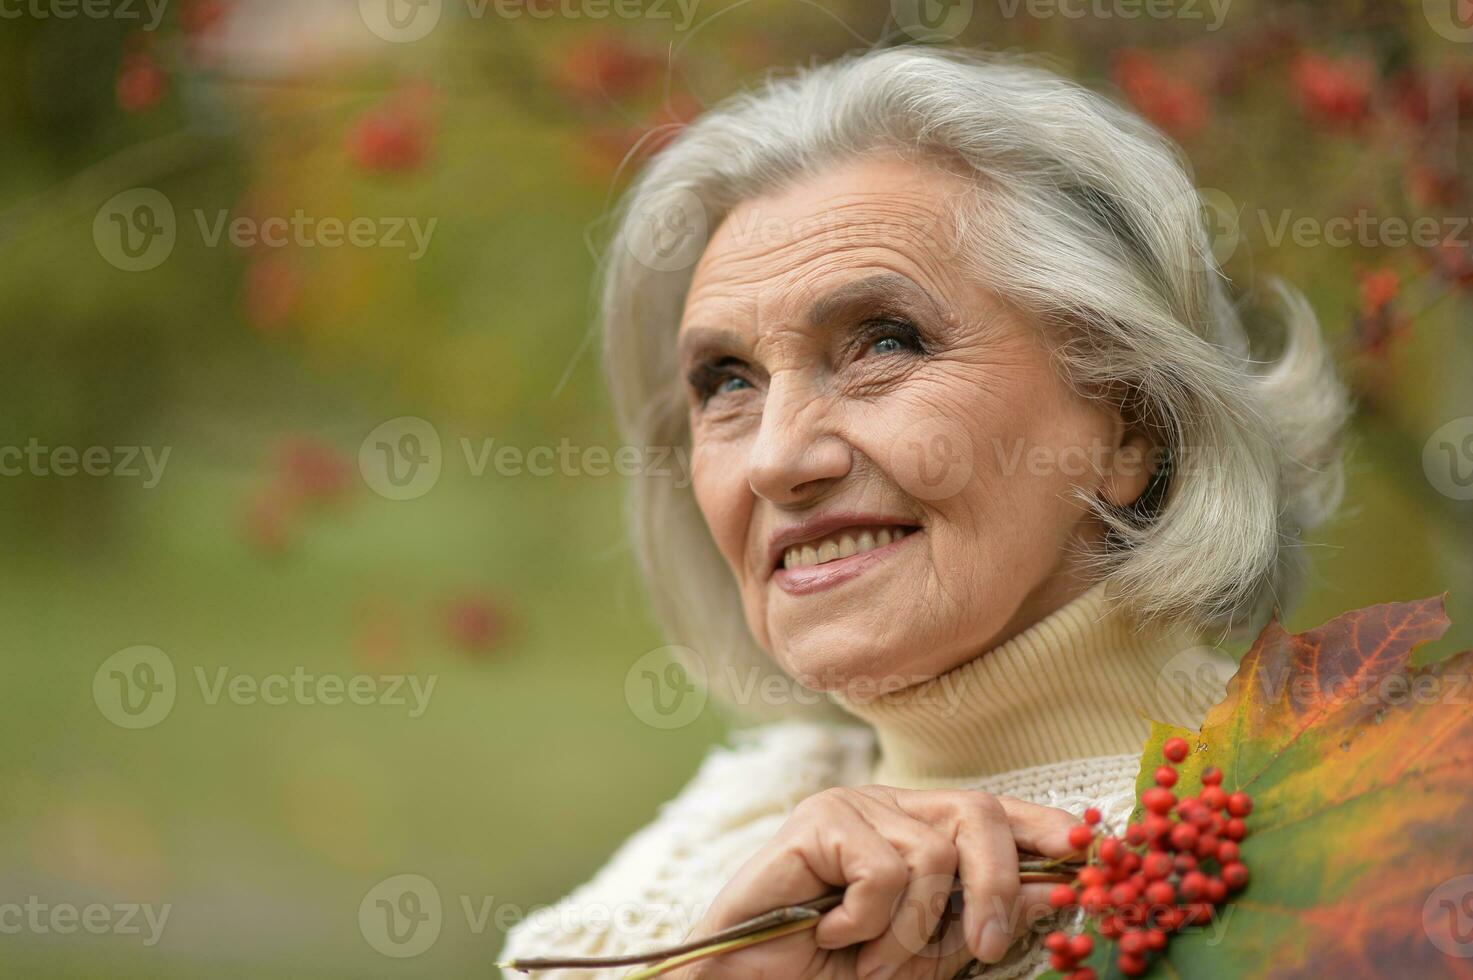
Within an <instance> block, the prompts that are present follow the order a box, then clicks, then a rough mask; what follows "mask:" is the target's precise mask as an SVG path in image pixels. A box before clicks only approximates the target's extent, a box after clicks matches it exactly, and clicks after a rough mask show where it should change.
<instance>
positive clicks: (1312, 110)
mask: <svg viewBox="0 0 1473 980" xmlns="http://www.w3.org/2000/svg"><path fill="white" fill-rule="evenodd" d="M1293 77H1294V89H1295V92H1296V93H1297V95H1298V97H1299V105H1300V108H1301V109H1302V110H1303V111H1304V113H1305V114H1306V115H1307V116H1309V117H1310V119H1312V120H1314V121H1316V122H1320V123H1325V124H1330V125H1354V124H1355V123H1358V122H1360V121H1361V120H1363V119H1365V118H1366V116H1367V115H1368V114H1369V113H1370V108H1371V86H1372V82H1373V80H1374V79H1375V77H1376V71H1375V67H1374V66H1373V65H1372V64H1371V63H1370V62H1369V61H1367V60H1366V59H1364V58H1358V57H1345V58H1336V59H1331V58H1328V57H1326V56H1324V55H1322V54H1319V53H1317V52H1314V51H1305V52H1303V53H1302V54H1300V55H1299V57H1298V58H1296V59H1295V60H1294V69H1293Z"/></svg>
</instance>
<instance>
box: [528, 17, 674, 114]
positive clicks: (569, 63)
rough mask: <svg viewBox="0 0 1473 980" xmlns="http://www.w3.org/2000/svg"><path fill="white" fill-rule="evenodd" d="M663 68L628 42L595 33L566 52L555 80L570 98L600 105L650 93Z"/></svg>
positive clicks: (558, 66) (658, 61)
mask: <svg viewBox="0 0 1473 980" xmlns="http://www.w3.org/2000/svg"><path fill="white" fill-rule="evenodd" d="M661 65H662V62H661V61H660V59H659V58H657V57H656V56H654V55H653V54H650V53H648V52H644V51H640V50H639V49H638V48H636V47H635V46H634V45H632V44H631V43H630V42H628V41H627V40H623V39H621V38H617V37H614V36H612V35H606V34H594V35H590V36H588V37H586V38H583V39H581V40H579V41H576V42H574V43H573V45H572V46H571V47H569V48H567V49H566V51H565V53H564V54H563V55H562V57H561V59H560V60H559V61H558V62H557V64H556V66H555V69H554V73H553V76H554V77H553V80H554V83H555V84H556V85H557V87H558V89H559V90H561V91H562V93H563V94H564V95H565V96H567V97H568V98H569V99H572V100H573V101H575V102H583V103H594V104H597V103H601V102H606V101H611V100H618V99H621V98H627V97H628V96H630V95H634V94H637V93H640V92H644V91H647V90H648V89H649V88H650V86H651V85H652V83H654V82H655V81H656V80H658V79H659V77H660V67H661Z"/></svg>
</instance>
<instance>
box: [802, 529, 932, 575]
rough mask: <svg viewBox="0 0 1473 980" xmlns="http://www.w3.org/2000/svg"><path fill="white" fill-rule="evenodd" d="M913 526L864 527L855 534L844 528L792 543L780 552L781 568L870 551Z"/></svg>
mask: <svg viewBox="0 0 1473 980" xmlns="http://www.w3.org/2000/svg"><path fill="white" fill-rule="evenodd" d="M913 530H915V529H914V528H904V527H888V528H885V527H882V528H875V529H870V528H865V529H864V530H862V531H860V532H859V533H858V534H857V535H856V534H855V533H854V532H853V531H845V532H843V533H840V534H834V535H830V536H829V537H827V538H822V539H820V540H819V541H816V542H812V543H809V544H803V545H794V546H793V547H791V548H789V549H787V551H785V552H783V568H807V567H809V566H811V565H822V564H823V563H825V562H830V561H834V560H836V559H839V558H849V557H851V556H853V555H858V554H862V553H863V552H866V551H873V550H875V549H876V548H883V547H884V546H885V545H887V544H890V543H891V542H894V541H899V540H900V539H901V538H903V537H905V536H906V535H907V534H908V533H910V532H911V531H913Z"/></svg>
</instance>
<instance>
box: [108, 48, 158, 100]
mask: <svg viewBox="0 0 1473 980" xmlns="http://www.w3.org/2000/svg"><path fill="white" fill-rule="evenodd" d="M168 86H169V77H168V75H166V74H164V70H163V69H162V68H160V67H159V65H158V63H157V62H156V61H154V60H153V56H152V55H149V54H146V53H141V52H140V53H134V54H130V55H127V56H125V57H124V58H123V63H122V66H121V67H120V68H119V69H118V78H117V82H116V84H115V86H114V91H115V92H116V94H117V98H118V107H119V108H121V109H123V110H124V111H125V112H143V111H144V110H146V109H152V108H153V107H154V106H156V105H158V103H159V100H160V99H162V98H163V97H164V91H165V90H166V89H167V88H168Z"/></svg>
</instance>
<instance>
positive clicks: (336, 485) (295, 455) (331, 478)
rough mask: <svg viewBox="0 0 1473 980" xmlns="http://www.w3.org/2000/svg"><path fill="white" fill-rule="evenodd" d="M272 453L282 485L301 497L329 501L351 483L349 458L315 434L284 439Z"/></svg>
mask: <svg viewBox="0 0 1473 980" xmlns="http://www.w3.org/2000/svg"><path fill="white" fill-rule="evenodd" d="M276 456H277V465H278V467H279V468H280V473H281V479H282V484H283V486H284V487H285V488H286V489H287V491H289V492H290V493H292V494H293V495H295V496H296V497H297V498H299V499H301V500H305V501H308V502H311V503H330V502H332V501H335V500H338V499H340V498H341V497H342V496H343V495H344V494H345V493H346V492H347V491H348V489H349V488H350V487H351V486H352V483H353V480H352V476H353V463H352V461H351V460H349V458H348V457H347V455H346V454H345V453H343V452H342V450H340V449H338V448H337V447H336V446H333V445H331V444H329V443H327V442H325V441H323V440H322V439H319V438H317V437H316V436H297V437H296V438H293V439H288V440H287V441H286V442H284V443H283V444H282V445H281V447H280V448H279V449H278V450H277V453H276Z"/></svg>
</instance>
